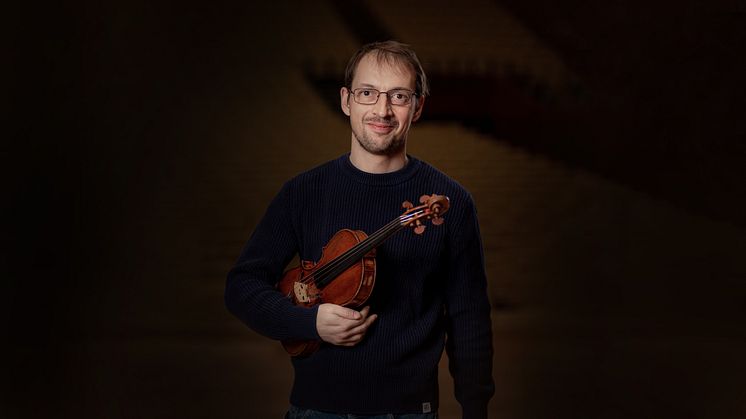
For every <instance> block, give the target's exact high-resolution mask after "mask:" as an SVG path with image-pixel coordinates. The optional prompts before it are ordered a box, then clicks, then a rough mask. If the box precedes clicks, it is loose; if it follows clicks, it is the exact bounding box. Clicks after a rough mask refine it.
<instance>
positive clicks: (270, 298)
mask: <svg viewBox="0 0 746 419" xmlns="http://www.w3.org/2000/svg"><path fill="white" fill-rule="evenodd" d="M291 208H292V202H291V194H290V185H289V184H285V185H284V186H283V188H282V189H281V190H280V192H279V193H278V194H277V196H276V197H275V198H274V199H273V200H272V202H271V203H270V205H269V208H267V212H266V213H265V214H264V217H263V218H262V220H261V221H260V222H259V224H258V225H257V227H256V229H255V230H254V232H253V234H252V235H251V237H250V238H249V241H248V242H247V243H246V245H245V246H244V248H243V250H242V251H241V255H240V256H239V258H238V261H237V262H236V264H235V266H234V267H233V269H231V270H230V272H229V273H228V279H227V281H226V287H225V304H226V306H227V307H228V310H229V311H230V312H231V313H233V314H234V315H235V316H236V317H238V318H239V319H241V320H242V321H243V322H244V323H245V324H246V325H248V326H249V327H250V328H252V329H254V330H255V331H257V332H258V333H260V334H262V335H265V336H267V337H269V338H272V339H277V340H308V339H319V336H318V333H317V331H316V313H317V311H318V307H313V308H306V307H300V306H296V305H294V304H293V303H292V302H291V301H290V300H288V299H287V298H285V297H284V296H283V295H282V294H281V293H280V292H279V291H277V289H276V288H275V285H276V284H277V282H278V281H279V280H280V279H281V277H282V271H283V269H284V268H285V266H287V264H288V262H289V261H290V259H292V257H293V256H294V255H295V254H296V253H297V251H298V245H297V243H298V240H297V235H296V233H295V232H294V230H293V223H292V220H291Z"/></svg>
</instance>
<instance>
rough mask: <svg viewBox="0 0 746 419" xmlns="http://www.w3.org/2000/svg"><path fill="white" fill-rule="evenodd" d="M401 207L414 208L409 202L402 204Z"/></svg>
mask: <svg viewBox="0 0 746 419" xmlns="http://www.w3.org/2000/svg"><path fill="white" fill-rule="evenodd" d="M401 206H402V208H404V209H412V207H414V205H413V204H412V203H411V202H409V201H404V202H402V203H401Z"/></svg>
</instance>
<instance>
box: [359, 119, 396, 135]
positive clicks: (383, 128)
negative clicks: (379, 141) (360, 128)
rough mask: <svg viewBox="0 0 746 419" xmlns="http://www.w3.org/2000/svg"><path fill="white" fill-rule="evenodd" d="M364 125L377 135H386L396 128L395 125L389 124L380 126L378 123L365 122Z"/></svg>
mask: <svg viewBox="0 0 746 419" xmlns="http://www.w3.org/2000/svg"><path fill="white" fill-rule="evenodd" d="M366 125H368V126H369V127H370V129H371V130H373V131H374V132H377V133H382V134H386V133H389V132H391V131H393V130H394V128H396V125H391V124H382V123H379V122H366Z"/></svg>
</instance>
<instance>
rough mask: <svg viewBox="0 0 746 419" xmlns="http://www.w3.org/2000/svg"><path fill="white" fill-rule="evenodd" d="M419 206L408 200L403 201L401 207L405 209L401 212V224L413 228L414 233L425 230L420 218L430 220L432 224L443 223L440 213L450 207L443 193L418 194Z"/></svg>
mask: <svg viewBox="0 0 746 419" xmlns="http://www.w3.org/2000/svg"><path fill="white" fill-rule="evenodd" d="M420 204H422V205H419V206H416V207H415V206H414V205H413V204H412V203H411V202H409V201H404V202H403V203H402V207H403V208H404V209H406V211H405V212H404V214H402V216H401V217H400V218H401V223H402V225H405V226H408V227H412V228H414V232H415V234H422V233H423V232H424V231H425V224H424V223H423V221H422V219H423V218H424V219H425V220H430V222H431V223H432V224H433V225H441V224H443V218H442V215H443V214H445V213H446V212H447V211H448V208H450V200H449V199H448V197H447V196H444V195H436V194H432V195H422V196H420Z"/></svg>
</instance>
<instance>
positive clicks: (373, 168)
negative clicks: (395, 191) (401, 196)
mask: <svg viewBox="0 0 746 419" xmlns="http://www.w3.org/2000/svg"><path fill="white" fill-rule="evenodd" d="M350 163H352V165H353V166H355V167H356V168H357V169H359V170H362V171H363V172H366V173H391V172H395V171H397V170H399V169H402V168H403V167H404V166H406V165H407V152H406V150H402V151H401V152H399V153H396V154H394V155H391V156H381V155H377V154H371V153H368V152H367V151H365V150H361V149H359V148H358V149H356V148H355V147H353V148H352V150H351V151H350Z"/></svg>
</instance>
